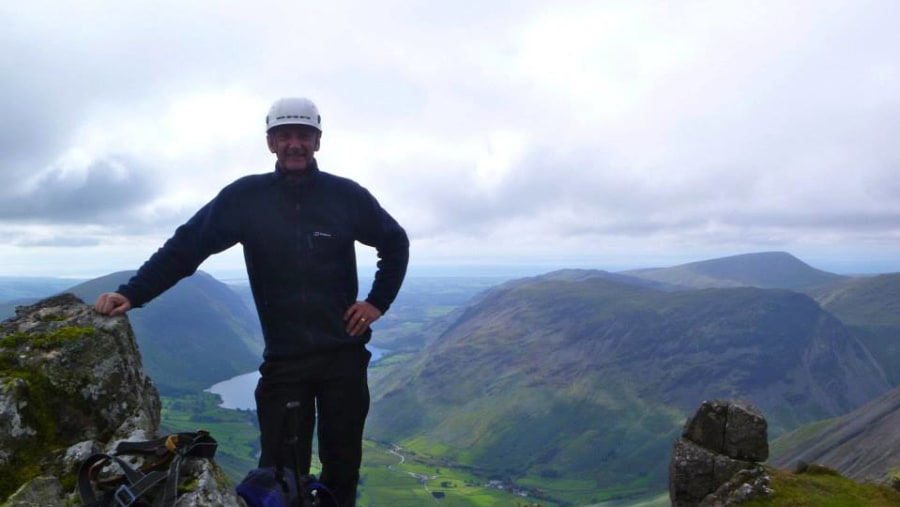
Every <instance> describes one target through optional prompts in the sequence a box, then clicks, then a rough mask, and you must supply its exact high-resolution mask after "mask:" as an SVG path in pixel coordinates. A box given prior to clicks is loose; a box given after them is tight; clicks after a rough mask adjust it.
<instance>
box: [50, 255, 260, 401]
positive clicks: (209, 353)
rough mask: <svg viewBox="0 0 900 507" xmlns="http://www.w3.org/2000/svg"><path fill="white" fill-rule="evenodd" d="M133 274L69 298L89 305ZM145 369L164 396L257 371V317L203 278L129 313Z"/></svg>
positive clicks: (79, 289) (87, 286)
mask: <svg viewBox="0 0 900 507" xmlns="http://www.w3.org/2000/svg"><path fill="white" fill-rule="evenodd" d="M132 274H134V272H119V273H113V274H110V275H107V276H104V277H101V278H96V279H94V280H91V281H88V282H85V283H82V284H79V285H77V286H75V287H72V288H71V289H69V290H68V292H72V293H74V294H76V295H77V296H78V297H79V298H81V299H82V300H83V301H85V302H88V303H93V301H94V300H95V299H96V298H97V295H99V294H100V293H102V292H106V291H110V290H115V289H116V288H117V287H118V286H119V284H121V283H124V282H125V281H127V280H128V279H129V278H130V277H131V275H132ZM128 319H129V321H130V322H131V325H132V327H133V328H134V332H135V336H136V338H137V341H138V344H139V346H140V348H141V356H142V358H143V362H144V368H145V369H146V370H147V373H148V375H150V377H151V378H152V379H153V381H154V382H155V383H156V385H157V387H158V388H159V390H160V392H161V393H163V394H174V393H178V392H196V391H198V390H202V389H205V388H207V387H209V386H211V385H213V384H215V383H216V382H219V381H222V380H225V379H228V378H231V377H234V376H236V375H240V374H242V373H247V372H250V371H253V370H255V369H256V368H258V367H259V362H260V360H261V356H262V354H261V352H262V338H261V337H262V332H261V331H260V329H259V320H258V319H257V317H256V314H255V313H253V311H252V310H251V309H250V308H248V307H247V305H246V304H245V303H244V302H243V300H242V299H241V298H240V297H239V296H238V295H237V294H236V293H235V292H234V291H232V290H231V289H229V288H228V286H227V285H225V284H223V283H221V282H219V281H218V280H216V279H215V278H213V277H211V276H209V275H208V274H206V273H203V272H199V271H198V272H197V273H195V274H194V275H193V276H190V277H188V278H185V279H183V280H181V281H180V282H178V284H176V285H175V286H174V287H173V288H171V289H169V290H168V291H167V292H165V293H164V294H163V295H161V296H160V297H158V298H157V299H155V300H153V301H151V302H150V303H148V304H147V305H146V306H145V307H143V308H136V309H134V310H132V311H130V312H128Z"/></svg>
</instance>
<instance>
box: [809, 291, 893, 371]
mask: <svg viewBox="0 0 900 507" xmlns="http://www.w3.org/2000/svg"><path fill="white" fill-rule="evenodd" d="M814 296H815V298H816V300H817V301H818V302H819V304H820V305H822V308H824V309H826V310H828V311H829V312H831V313H833V314H834V315H835V316H836V317H837V318H839V319H841V321H842V322H844V323H845V324H847V326H849V327H850V328H851V329H853V330H854V332H856V334H857V335H858V336H859V337H860V339H861V340H862V341H863V343H865V344H866V346H867V347H868V348H869V350H871V351H872V354H873V355H874V356H875V359H876V360H877V361H878V363H879V365H881V367H882V369H884V371H885V374H886V375H887V378H888V381H889V382H890V383H891V385H893V386H900V273H892V274H885V275H880V276H874V277H865V278H856V279H853V280H851V281H848V282H846V283H844V284H842V285H841V286H839V287H836V288H833V289H831V290H827V291H818V292H816V293H814Z"/></svg>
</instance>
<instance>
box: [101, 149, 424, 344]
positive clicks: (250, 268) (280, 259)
mask: <svg viewBox="0 0 900 507" xmlns="http://www.w3.org/2000/svg"><path fill="white" fill-rule="evenodd" d="M355 241H359V242H360V243H362V244H364V245H368V246H371V247H374V248H375V249H376V251H377V254H378V258H379V260H378V263H377V267H378V269H377V271H376V274H375V280H374V282H373V284H372V288H371V290H370V292H369V294H368V296H367V297H366V301H368V302H369V303H371V304H372V305H374V306H375V307H376V308H378V309H379V310H381V312H382V313H384V312H387V310H388V308H389V307H390V305H391V303H392V302H393V301H394V298H395V297H396V296H397V293H398V291H399V290H400V285H401V284H402V283H403V278H404V276H405V274H406V267H407V263H408V261H409V239H408V238H407V235H406V232H405V231H404V230H403V228H402V227H401V226H400V225H399V224H398V223H397V221H396V220H394V218H392V217H391V216H390V215H389V214H388V213H387V212H386V211H385V210H384V209H382V207H381V206H380V205H379V204H378V202H377V201H376V200H375V198H374V197H373V196H372V194H370V193H369V192H368V190H366V189H365V188H363V187H362V186H360V185H359V184H357V183H355V182H354V181H352V180H349V179H347V178H342V177H339V176H335V175H332V174H329V173H325V172H322V171H319V169H318V165H317V164H313V165H312V167H311V168H309V169H308V170H307V171H305V172H304V174H303V175H302V176H300V177H297V176H293V175H290V176H288V175H286V174H285V173H283V172H282V171H281V170H280V169H279V168H278V167H277V165H276V169H275V171H274V172H271V173H268V174H257V175H252V176H245V177H243V178H240V179H238V180H237V181H235V182H233V183H231V184H230V185H228V186H226V187H225V188H224V189H222V191H221V192H220V193H219V195H217V196H216V197H215V198H214V199H213V200H212V201H210V202H209V203H208V204H206V205H205V206H204V207H203V208H201V209H200V211H198V212H197V213H196V214H195V215H194V216H193V217H192V218H191V219H190V220H188V221H187V222H186V223H185V224H184V225H182V226H180V227H179V228H178V229H177V230H176V231H175V234H174V235H173V236H172V237H171V238H170V239H169V240H168V241H166V243H165V244H164V245H163V246H162V247H161V248H160V249H159V250H157V251H156V253H154V254H153V255H152V256H151V257H150V259H148V260H147V262H145V263H144V265H143V266H141V268H140V269H139V270H138V272H137V274H135V276H134V277H132V278H131V279H130V280H129V281H128V283H127V284H124V285H121V286H120V287H119V288H118V292H119V293H121V294H123V295H124V296H126V297H127V298H128V299H129V300H130V301H131V304H132V306H134V307H138V306H142V305H143V304H145V303H147V302H148V301H150V300H151V299H153V298H155V297H156V296H158V295H160V294H162V293H163V292H164V291H166V290H167V289H169V288H170V287H172V286H173V285H175V283H177V282H178V281H179V280H180V279H182V278H184V277H186V276H189V275H191V274H193V273H194V272H195V271H196V270H197V267H198V266H199V265H200V264H201V263H202V262H203V261H204V260H205V259H206V258H207V257H209V256H210V255H212V254H215V253H218V252H221V251H223V250H225V249H227V248H229V247H231V246H233V245H235V244H237V243H240V244H241V245H242V246H243V249H244V260H245V261H246V265H247V274H248V277H249V279H250V287H251V289H252V291H253V298H254V300H255V302H256V309H257V311H258V312H259V318H260V322H261V323H262V328H263V334H264V337H265V343H266V348H265V352H264V354H263V356H264V358H265V359H266V360H278V359H289V358H293V357H299V356H301V355H306V354H311V353H316V352H324V351H328V350H334V349H336V348H339V347H342V346H348V345H357V346H359V345H362V344H364V343H366V342H368V341H369V339H370V338H371V331H369V332H366V333H365V334H364V335H362V336H357V337H351V336H350V335H348V334H347V332H346V331H345V323H344V320H343V315H344V312H345V311H346V310H347V309H348V308H349V307H350V305H352V304H353V303H354V302H356V300H357V298H358V290H359V287H358V285H359V283H358V281H357V280H358V276H357V270H356V252H355V249H354V242H355Z"/></svg>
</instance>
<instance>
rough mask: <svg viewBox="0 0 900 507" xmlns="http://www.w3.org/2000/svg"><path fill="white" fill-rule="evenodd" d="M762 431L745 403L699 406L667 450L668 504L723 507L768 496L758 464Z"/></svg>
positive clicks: (765, 451) (763, 455)
mask: <svg viewBox="0 0 900 507" xmlns="http://www.w3.org/2000/svg"><path fill="white" fill-rule="evenodd" d="M767 427H768V423H767V422H766V420H765V418H763V416H762V414H760V412H759V410H758V409H756V408H755V407H754V406H752V405H751V404H749V403H747V402H743V401H718V400H716V401H705V402H703V404H702V405H700V408H699V409H697V412H696V413H695V414H694V416H693V417H691V418H690V419H688V421H687V423H686V424H685V427H684V431H683V433H682V435H681V438H679V439H677V440H676V441H675V445H674V448H673V450H672V458H671V461H670V463H669V498H670V499H671V501H672V506H673V507H697V506H699V507H725V506H732V505H738V504H740V503H741V502H744V501H747V500H749V499H751V498H756V497H761V496H766V495H769V494H771V492H772V491H771V489H769V477H768V475H767V473H766V471H765V469H764V468H763V467H762V465H760V462H763V461H765V460H766V459H768V457H769V444H768V430H767Z"/></svg>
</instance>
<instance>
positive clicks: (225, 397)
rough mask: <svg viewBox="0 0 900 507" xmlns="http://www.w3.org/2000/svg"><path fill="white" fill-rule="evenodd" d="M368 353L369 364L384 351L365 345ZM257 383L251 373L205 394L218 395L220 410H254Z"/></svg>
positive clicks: (210, 389)
mask: <svg viewBox="0 0 900 507" xmlns="http://www.w3.org/2000/svg"><path fill="white" fill-rule="evenodd" d="M366 348H367V349H369V352H371V353H372V359H371V360H369V364H372V363H374V362H375V361H378V360H379V359H381V357H382V356H383V355H384V353H385V350H384V349H379V348H378V347H373V346H371V345H366ZM258 381H259V372H258V371H252V372H250V373H244V374H243V375H238V376H237V377H232V378H230V379H228V380H223V381H222V382H219V383H218V384H216V385H214V386H212V387H210V388H209V389H206V391H207V392H210V393H213V394H218V395H219V397H220V398H222V403H221V404H220V405H219V406H220V407H222V408H230V409H233V410H256V399H254V397H253V391H255V390H256V383H257V382H258Z"/></svg>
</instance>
